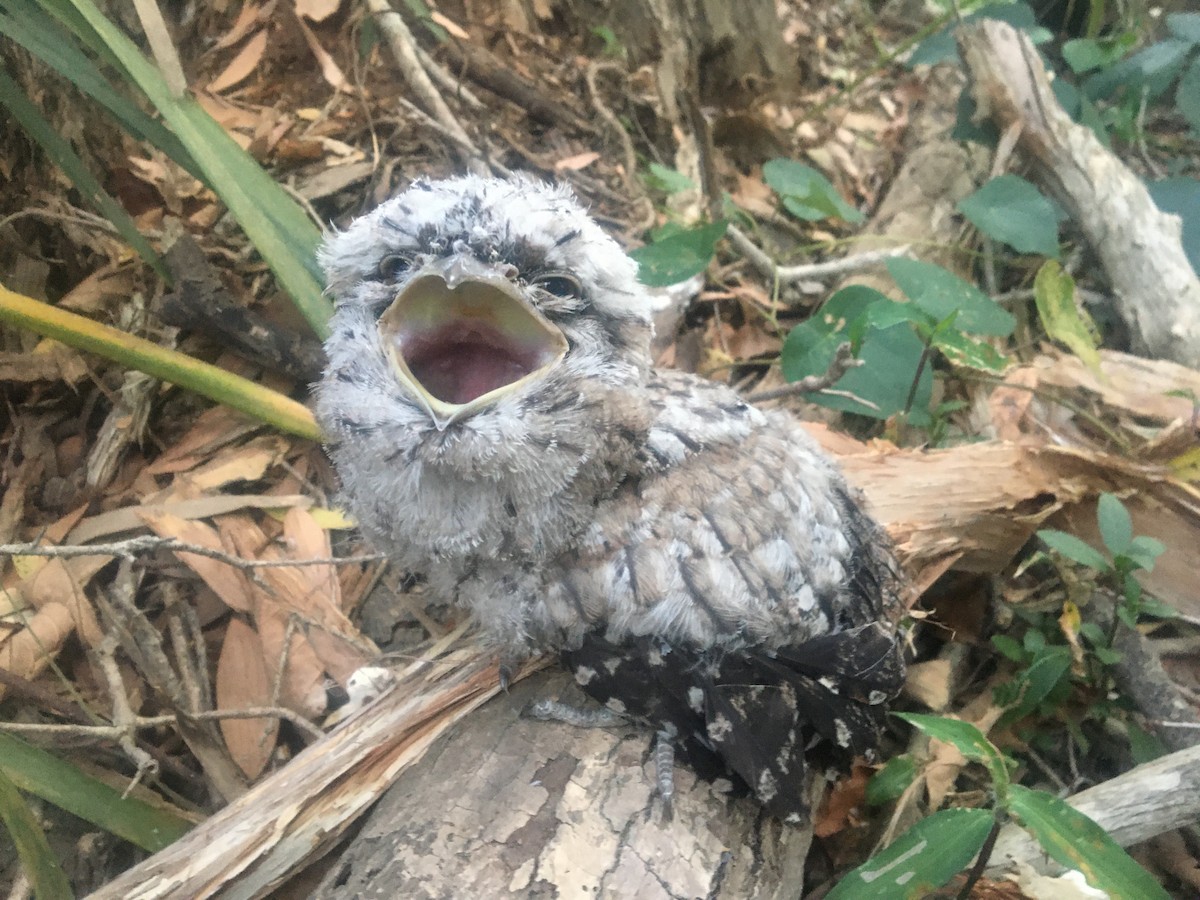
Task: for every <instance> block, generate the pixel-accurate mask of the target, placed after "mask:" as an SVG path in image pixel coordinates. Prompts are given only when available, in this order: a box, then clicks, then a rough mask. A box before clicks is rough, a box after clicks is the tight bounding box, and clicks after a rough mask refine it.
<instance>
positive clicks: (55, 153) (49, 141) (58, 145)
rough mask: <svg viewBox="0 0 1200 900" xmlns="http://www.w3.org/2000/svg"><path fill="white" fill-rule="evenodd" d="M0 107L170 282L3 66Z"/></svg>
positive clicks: (124, 214) (124, 217)
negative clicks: (1, 106) (2, 106)
mask: <svg viewBox="0 0 1200 900" xmlns="http://www.w3.org/2000/svg"><path fill="white" fill-rule="evenodd" d="M0 104H3V105H4V106H6V107H7V108H8V110H9V112H11V113H12V114H13V118H15V119H16V120H17V122H19V123H20V125H21V127H22V128H24V129H25V131H26V132H27V133H28V134H29V136H30V137H32V138H33V139H34V140H35V141H37V142H38V143H39V144H41V145H42V149H43V150H45V151H46V155H47V156H49V157H50V158H51V159H52V160H54V163H55V164H56V165H57V166H58V167H59V168H60V169H62V170H63V171H64V172H65V173H66V174H67V177H68V178H70V179H71V181H72V182H73V183H74V185H75V187H76V188H78V190H79V193H80V194H81V195H82V196H83V197H84V199H86V200H87V202H89V203H90V204H91V205H92V206H94V207H95V208H96V210H97V211H98V212H99V213H100V214H101V215H103V216H104V218H106V219H108V221H109V222H111V223H112V225H113V227H114V228H116V229H117V232H118V233H119V234H120V235H121V237H123V238H124V239H125V242H126V243H127V244H129V246H130V247H132V248H133V249H134V250H136V251H137V254H138V256H140V257H141V258H142V259H144V260H145V261H146V263H147V264H148V265H149V266H151V267H152V268H153V269H154V271H156V272H157V273H158V274H159V275H161V276H162V277H163V278H167V279H170V275H169V273H168V272H167V267H166V266H165V265H164V264H163V261H162V260H161V259H159V257H158V254H157V253H155V252H154V248H153V247H151V246H150V242H149V241H147V240H146V239H145V238H144V237H143V236H142V233H141V232H140V231H138V229H137V225H135V224H134V222H133V219H132V218H130V216H129V213H127V212H126V211H125V207H123V206H122V205H121V204H120V203H118V202H117V201H116V200H114V199H113V198H112V197H111V196H109V194H108V192H107V191H106V190H104V188H103V187H101V185H100V182H99V181H97V180H96V176H94V175H93V174H92V173H91V172H89V171H88V168H87V166H85V165H84V164H83V160H81V159H80V158H79V156H78V155H77V154H76V153H75V150H74V149H73V148H72V147H71V145H70V143H68V142H67V139H66V138H64V137H63V136H62V135H60V134H59V133H58V132H57V131H55V130H54V128H53V127H52V126H51V125H50V123H49V122H47V121H46V120H45V119H44V118H42V114H41V113H40V112H38V110H37V107H36V106H34V105H33V104H32V103H31V102H30V101H29V98H28V97H26V96H25V94H24V92H23V91H22V90H21V88H20V86H19V85H18V84H17V83H16V82H15V81H13V80H12V78H11V77H9V74H8V72H7V71H5V70H4V68H3V66H0Z"/></svg>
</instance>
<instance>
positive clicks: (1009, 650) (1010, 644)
mask: <svg viewBox="0 0 1200 900" xmlns="http://www.w3.org/2000/svg"><path fill="white" fill-rule="evenodd" d="M992 646H993V647H995V648H996V650H997V651H999V652H1000V653H1001V654H1003V655H1004V656H1007V657H1008V658H1009V659H1011V660H1012V661H1013V662H1015V663H1019V662H1024V660H1025V651H1024V650H1023V649H1022V647H1021V645H1020V644H1018V643H1017V642H1016V641H1015V640H1013V639H1012V638H1010V637H1009V636H1008V635H1007V634H993V635H992Z"/></svg>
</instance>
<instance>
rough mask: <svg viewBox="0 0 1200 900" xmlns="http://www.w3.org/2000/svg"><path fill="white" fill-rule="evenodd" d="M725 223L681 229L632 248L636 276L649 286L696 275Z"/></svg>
mask: <svg viewBox="0 0 1200 900" xmlns="http://www.w3.org/2000/svg"><path fill="white" fill-rule="evenodd" d="M728 224H729V223H728V222H726V221H725V220H723V219H722V220H721V221H720V222H713V223H712V224H711V225H701V226H700V227H699V228H688V229H683V230H680V231H676V232H675V233H674V234H672V235H670V236H669V237H664V238H663V239H662V240H659V241H655V242H654V243H653V244H647V245H646V246H645V247H639V248H638V249H636V250H634V251H633V252H632V253H630V254H629V255H630V256H631V257H633V259H634V260H636V261H637V264H638V279H639V280H640V281H641V282H642V284H645V285H649V286H650V287H665V286H666V285H668V284H676V283H678V282H680V281H686V280H687V279H689V278H691V277H692V276H693V275H699V274H700V273H701V272H703V271H704V270H705V269H706V268H708V264H709V263H710V262H712V258H713V253H714V248H715V247H716V244H717V241H719V240H720V239H721V238H722V237H723V236H724V235H725V228H726V226H727V225H728Z"/></svg>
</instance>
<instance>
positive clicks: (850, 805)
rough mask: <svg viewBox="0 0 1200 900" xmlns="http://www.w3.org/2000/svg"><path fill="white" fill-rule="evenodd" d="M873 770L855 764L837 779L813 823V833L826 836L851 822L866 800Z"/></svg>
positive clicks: (822, 836) (835, 832) (820, 836)
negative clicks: (843, 775)
mask: <svg viewBox="0 0 1200 900" xmlns="http://www.w3.org/2000/svg"><path fill="white" fill-rule="evenodd" d="M873 772H874V769H872V768H871V767H870V766H864V765H858V764H856V765H854V766H853V767H852V768H851V770H850V774H849V775H847V776H845V777H844V778H839V779H838V780H837V782H836V783H835V784H834V786H833V790H831V791H830V792H829V794H828V796H826V798H825V804H824V805H823V806H822V807H821V811H820V813H819V814H818V815H817V818H816V821H815V822H814V823H813V834H815V835H816V836H817V837H819V838H827V837H829V836H831V835H834V834H837V833H838V832H839V831H841V830H842V829H844V828H845V827H846V826H847V825H850V824H853V819H854V818H855V817H856V813H857V812H858V811H859V810H860V809H861V808H862V806H863V804H864V803H865V802H866V797H867V782H868V781H870V780H871V775H872V773H873Z"/></svg>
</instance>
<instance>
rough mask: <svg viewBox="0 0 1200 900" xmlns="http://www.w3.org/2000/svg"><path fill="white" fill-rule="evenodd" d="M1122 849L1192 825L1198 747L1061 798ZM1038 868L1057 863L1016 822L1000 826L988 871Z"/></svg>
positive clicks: (1198, 810)
mask: <svg viewBox="0 0 1200 900" xmlns="http://www.w3.org/2000/svg"><path fill="white" fill-rule="evenodd" d="M1067 803H1068V804H1070V805H1071V806H1072V807H1074V808H1075V809H1077V810H1079V812H1081V813H1083V814H1084V815H1086V816H1087V817H1088V818H1090V819H1091V820H1092V821H1094V822H1096V824H1098V825H1100V826H1101V827H1102V828H1103V829H1104V830H1105V831H1107V832H1108V833H1109V836H1110V837H1111V838H1112V839H1113V840H1114V841H1116V842H1117V843H1118V844H1120V845H1121V846H1122V847H1128V846H1131V845H1132V844H1136V843H1139V842H1141V841H1145V840H1149V839H1150V838H1152V837H1154V836H1155V835H1159V834H1162V833H1164V832H1167V831H1174V830H1175V829H1176V828H1183V827H1184V826H1187V825H1191V824H1193V823H1194V822H1195V821H1196V819H1197V818H1200V747H1192V748H1190V749H1187V750H1180V751H1178V752H1176V753H1171V754H1169V755H1167V756H1164V757H1162V758H1161V759H1156V760H1154V761H1153V762H1149V763H1146V764H1145V765H1141V766H1138V767H1137V768H1136V769H1131V770H1130V771H1128V772H1126V773H1124V774H1123V775H1118V776H1117V777H1116V778H1113V779H1111V780H1109V781H1106V782H1104V783H1103V784H1098V785H1096V786H1095V787H1093V788H1088V789H1087V790H1086V791H1080V792H1079V793H1078V794H1076V795H1075V796H1073V797H1069V798H1068V799H1067ZM1017 861H1019V862H1023V863H1027V864H1029V865H1032V866H1034V867H1035V868H1037V869H1039V870H1040V871H1044V872H1061V871H1062V870H1063V867H1062V866H1060V865H1058V864H1057V863H1055V862H1053V861H1052V860H1048V859H1047V858H1046V855H1045V853H1044V851H1043V850H1042V848H1041V847H1040V846H1039V845H1038V844H1037V842H1036V841H1034V839H1033V838H1032V837H1030V836H1029V833H1028V832H1027V831H1025V829H1023V828H1021V827H1020V826H1019V825H1005V826H1004V828H1003V829H1002V830H1001V831H1000V837H999V838H998V839H997V841H996V847H995V849H994V850H993V851H992V857H991V862H990V863H989V865H988V874H989V875H990V876H992V877H1000V876H1002V875H1003V874H1004V872H1005V871H1007V870H1008V869H1009V868H1010V866H1011V865H1012V864H1013V863H1014V862H1017Z"/></svg>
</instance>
